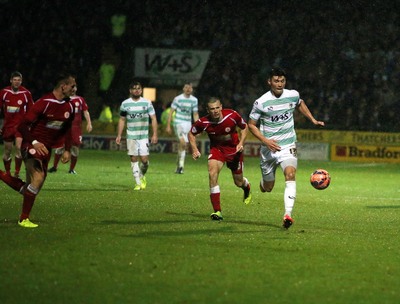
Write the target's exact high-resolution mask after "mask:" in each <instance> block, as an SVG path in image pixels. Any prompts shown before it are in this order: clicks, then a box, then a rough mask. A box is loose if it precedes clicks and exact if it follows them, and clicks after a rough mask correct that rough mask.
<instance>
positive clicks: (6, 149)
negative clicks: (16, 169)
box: [3, 140, 13, 175]
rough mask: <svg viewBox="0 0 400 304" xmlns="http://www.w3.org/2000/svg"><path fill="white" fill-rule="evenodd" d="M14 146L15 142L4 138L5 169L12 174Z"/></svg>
mask: <svg viewBox="0 0 400 304" xmlns="http://www.w3.org/2000/svg"><path fill="white" fill-rule="evenodd" d="M12 148H13V142H12V141H5V140H4V153H3V163H4V169H5V170H6V173H7V174H10V175H11V162H12V159H11V151H12Z"/></svg>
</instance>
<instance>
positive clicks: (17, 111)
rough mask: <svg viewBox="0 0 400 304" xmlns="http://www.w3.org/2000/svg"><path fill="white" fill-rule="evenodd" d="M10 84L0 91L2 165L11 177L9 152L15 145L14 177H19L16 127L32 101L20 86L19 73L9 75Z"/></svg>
mask: <svg viewBox="0 0 400 304" xmlns="http://www.w3.org/2000/svg"><path fill="white" fill-rule="evenodd" d="M10 83H11V85H9V86H7V87H5V88H4V89H2V90H1V91H0V111H3V114H4V124H3V128H2V129H0V133H1V134H2V136H3V141H4V153H3V163H4V168H5V170H6V173H7V174H10V175H11V161H12V159H11V152H12V149H13V145H14V144H15V172H14V176H16V177H19V172H20V170H21V165H22V156H21V143H22V137H21V134H20V133H19V132H18V130H17V127H18V125H19V123H20V122H21V120H22V118H23V116H24V114H25V113H26V111H27V110H28V109H29V107H31V106H32V105H33V99H32V94H31V92H30V91H29V90H28V89H26V88H25V87H23V86H22V74H21V73H20V72H18V71H15V72H12V73H11V77H10Z"/></svg>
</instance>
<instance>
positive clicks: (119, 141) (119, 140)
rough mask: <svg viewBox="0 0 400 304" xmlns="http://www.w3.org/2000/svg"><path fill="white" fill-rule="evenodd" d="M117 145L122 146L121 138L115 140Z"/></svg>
mask: <svg viewBox="0 0 400 304" xmlns="http://www.w3.org/2000/svg"><path fill="white" fill-rule="evenodd" d="M115 143H116V144H117V145H120V144H121V136H117V138H116V139H115Z"/></svg>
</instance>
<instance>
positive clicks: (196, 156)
mask: <svg viewBox="0 0 400 304" xmlns="http://www.w3.org/2000/svg"><path fill="white" fill-rule="evenodd" d="M200 156H201V153H200V151H195V152H193V153H192V157H193V159H194V160H196V159H198V158H200Z"/></svg>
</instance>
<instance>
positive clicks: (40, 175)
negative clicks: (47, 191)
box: [18, 158, 46, 228]
mask: <svg viewBox="0 0 400 304" xmlns="http://www.w3.org/2000/svg"><path fill="white" fill-rule="evenodd" d="M25 166H26V170H27V184H28V185H27V186H26V188H25V191H23V196H24V198H23V202H22V212H21V215H20V218H19V221H18V225H20V226H21V227H24V228H36V227H37V226H38V225H37V224H34V223H32V222H31V221H30V220H29V216H30V213H31V210H32V208H33V204H34V203H35V199H36V195H37V194H38V193H39V191H40V189H41V188H42V186H43V183H44V181H45V178H46V174H45V172H44V170H43V164H42V162H41V161H39V160H37V159H33V158H28V159H27V160H26V162H25Z"/></svg>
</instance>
